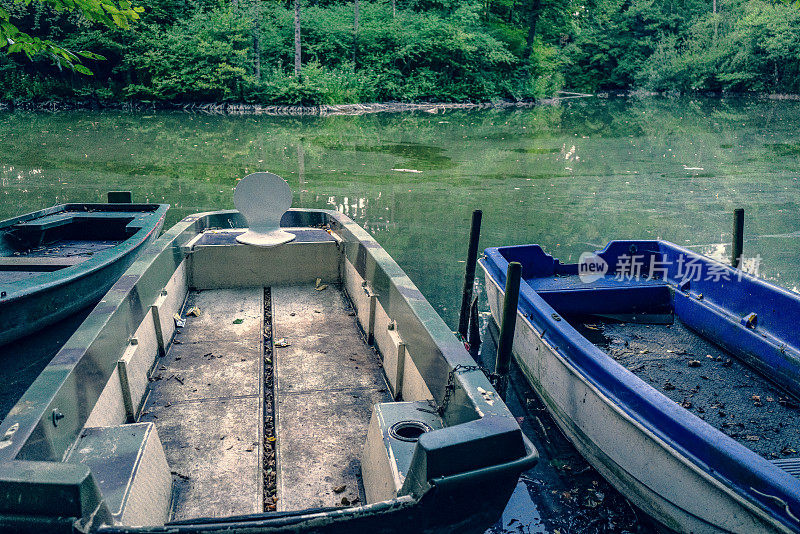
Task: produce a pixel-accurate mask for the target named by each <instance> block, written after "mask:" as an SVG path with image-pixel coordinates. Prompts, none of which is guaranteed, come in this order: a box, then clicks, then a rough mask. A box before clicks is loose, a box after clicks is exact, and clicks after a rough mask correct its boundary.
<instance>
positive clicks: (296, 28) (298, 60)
mask: <svg viewBox="0 0 800 534" xmlns="http://www.w3.org/2000/svg"><path fill="white" fill-rule="evenodd" d="M301 63H302V61H301V57H300V0H294V75H295V76H297V77H298V78H300V76H301V74H302V73H301Z"/></svg>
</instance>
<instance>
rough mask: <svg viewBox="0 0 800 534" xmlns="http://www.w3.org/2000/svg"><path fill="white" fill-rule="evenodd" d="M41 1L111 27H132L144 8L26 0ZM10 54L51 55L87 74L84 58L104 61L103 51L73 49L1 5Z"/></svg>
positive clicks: (1, 27) (1, 42) (3, 41)
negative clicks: (21, 22) (28, 27)
mask: <svg viewBox="0 0 800 534" xmlns="http://www.w3.org/2000/svg"><path fill="white" fill-rule="evenodd" d="M32 1H33V2H37V3H38V4H41V5H43V6H45V7H46V8H47V9H48V10H50V11H52V12H54V13H64V12H77V13H79V14H80V15H81V16H82V17H83V19H84V20H85V21H87V22H89V23H96V24H99V25H102V26H105V27H108V28H113V27H117V28H129V27H130V22H131V21H133V20H136V19H138V18H139V13H141V12H142V11H143V8H142V7H140V6H137V7H134V6H133V4H131V2H130V0H25V5H29V4H30V3H31V2H32ZM4 49H5V52H6V53H8V54H20V53H21V54H25V55H26V56H27V57H28V59H33V58H34V57H37V56H46V57H49V58H50V59H51V60H52V61H53V62H54V63H55V64H56V65H58V67H59V68H61V67H66V68H69V69H72V70H74V71H76V72H79V73H81V74H85V75H91V74H92V72H91V71H90V70H89V69H88V68H87V67H86V66H84V65H82V64H81V62H82V61H83V60H84V59H90V60H102V59H104V58H103V57H102V56H101V55H100V54H98V53H96V52H91V51H88V50H74V49H73V50H70V49H68V48H65V47H64V46H62V45H60V44H59V43H56V42H55V41H53V40H51V39H50V38H42V37H40V36H37V35H34V34H32V33H29V32H27V31H23V30H21V29H20V28H19V27H18V25H17V24H16V23H15V22H14V21H13V20H12V16H11V13H10V12H9V11H8V9H6V7H4V6H2V5H0V51H3V50H4Z"/></svg>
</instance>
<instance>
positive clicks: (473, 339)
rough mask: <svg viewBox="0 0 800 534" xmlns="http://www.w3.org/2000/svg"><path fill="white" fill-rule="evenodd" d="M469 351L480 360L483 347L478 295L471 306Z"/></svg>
mask: <svg viewBox="0 0 800 534" xmlns="http://www.w3.org/2000/svg"><path fill="white" fill-rule="evenodd" d="M468 341H469V353H470V355H471V356H472V359H473V360H475V361H477V360H478V351H479V350H480V348H481V330H480V324H479V323H478V297H475V298H474V299H473V300H472V306H470V308H469V338H468Z"/></svg>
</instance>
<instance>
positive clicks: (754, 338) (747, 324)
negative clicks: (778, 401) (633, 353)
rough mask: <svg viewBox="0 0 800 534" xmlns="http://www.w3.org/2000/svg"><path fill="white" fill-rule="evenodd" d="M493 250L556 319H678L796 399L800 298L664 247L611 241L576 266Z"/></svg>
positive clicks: (537, 252) (530, 250) (533, 248)
mask: <svg viewBox="0 0 800 534" xmlns="http://www.w3.org/2000/svg"><path fill="white" fill-rule="evenodd" d="M497 252H498V253H499V254H500V255H502V257H503V258H504V259H505V260H506V261H508V262H512V261H517V262H520V263H521V264H522V266H523V269H522V277H523V279H524V281H525V283H526V284H527V285H528V286H530V288H531V289H533V290H534V291H535V292H536V293H537V294H538V295H539V296H541V297H542V298H543V299H544V300H545V301H546V302H547V303H548V304H549V305H550V306H551V307H552V308H553V309H554V310H555V311H556V312H558V313H559V314H561V315H564V316H573V315H594V316H599V317H601V318H607V319H609V320H617V321H620V322H637V323H655V324H658V323H664V322H667V323H669V322H672V321H673V320H674V319H676V318H677V319H678V320H679V321H680V322H681V323H683V324H685V325H686V326H687V327H688V328H690V329H691V330H692V331H694V332H696V333H698V334H699V335H701V336H702V337H704V338H706V339H710V340H713V341H714V343H716V344H718V345H720V346H721V347H722V348H724V349H725V350H726V351H728V352H729V353H731V354H732V355H733V356H735V357H737V358H739V359H740V360H742V361H743V362H745V363H746V364H748V365H749V366H751V367H753V368H755V369H756V370H758V371H760V372H762V373H763V374H765V375H766V376H768V377H769V378H770V379H772V380H776V381H777V382H778V383H779V384H780V385H781V386H783V387H784V388H786V389H787V390H788V392H789V393H792V394H794V395H797V394H800V332H799V331H798V330H797V327H796V325H797V324H798V322H800V295H796V294H794V293H791V292H789V291H786V290H783V289H781V288H778V287H776V286H773V285H771V284H768V283H766V282H764V281H763V280H760V279H758V278H755V277H753V276H750V275H749V274H746V273H744V272H742V271H741V270H738V269H733V268H732V267H729V266H726V265H723V264H721V263H719V262H716V261H714V260H711V259H710V258H707V257H704V256H702V255H700V254H697V253H695V252H693V251H690V250H688V249H685V248H682V247H679V246H677V245H675V244H673V243H669V242H666V241H612V242H610V243H609V244H608V245H607V246H606V247H605V248H604V249H603V250H601V251H598V252H596V253H595V254H594V255H593V257H591V258H589V259H588V260H586V261H584V262H582V263H566V264H565V263H561V262H560V261H559V260H558V259H556V258H554V257H553V256H551V255H549V254H547V253H546V252H545V251H544V250H543V249H542V248H541V247H540V246H538V245H524V246H514V247H500V248H498V249H497ZM598 258H599V259H600V260H602V261H598V260H597V259H598ZM589 264H594V265H599V266H601V267H602V266H603V264H605V266H606V269H607V271H606V272H604V273H602V274H601V270H602V269H599V268H598V269H597V270H590V269H589V268H587V267H586V266H587V265H589ZM581 268H582V269H583V272H581V273H579V269H581Z"/></svg>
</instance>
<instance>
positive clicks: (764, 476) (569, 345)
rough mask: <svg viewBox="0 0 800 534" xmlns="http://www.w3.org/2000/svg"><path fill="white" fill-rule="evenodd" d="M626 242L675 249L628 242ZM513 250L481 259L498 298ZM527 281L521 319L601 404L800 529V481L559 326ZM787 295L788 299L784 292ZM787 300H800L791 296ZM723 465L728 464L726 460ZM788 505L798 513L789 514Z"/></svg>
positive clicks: (492, 249) (489, 251) (554, 313)
mask: <svg viewBox="0 0 800 534" xmlns="http://www.w3.org/2000/svg"><path fill="white" fill-rule="evenodd" d="M621 242H622V241H616V242H614V241H612V242H610V243H609V244H608V245H607V246H606V247H605V249H604V250H606V249H608V246H609V245H611V243H621ZM624 243H669V242H666V241H661V240H645V241H636V240H629V241H624ZM669 245H671V246H674V247H675V248H676V249H677V250H678V251H680V252H685V253H686V254H688V255H694V256H699V257H700V258H702V259H703V260H705V261H708V262H714V263H719V262H716V261H715V260H713V259H711V258H708V257H706V256H703V255H701V254H697V253H696V252H693V251H689V250H687V249H684V248H683V247H680V246H678V245H674V244H672V243H669ZM519 246H527V245H519ZM511 248H514V247H511V246H509V247H490V248H487V249H486V250H485V251H484V257H483V258H481V259H480V260H479V264H480V265H481V268H482V269H483V270H484V272H485V274H486V276H487V277H489V278H490V279H491V280H492V282H493V283H494V284H496V285H497V288H498V291H500V293H504V289H503V288H504V285H505V278H506V272H507V269H508V261H507V259H506V258H505V256H503V254H502V251H503V250H504V249H511ZM598 254H599V253H598ZM744 276H747V277H748V278H749V279H751V280H753V281H757V282H760V284H761V285H763V286H767V287H769V288H771V287H772V286H771V284H767V283H766V282H763V281H760V280H758V279H757V278H755V277H752V276H750V275H748V274H746V273H743V277H744ZM522 282H523V283H522V284H521V285H520V297H521V298H520V302H519V307H518V315H521V316H522V317H523V319H524V320H525V321H526V323H527V325H530V328H531V329H532V330H533V331H534V332H535V333H536V334H537V335H538V336H539V337H541V338H542V340H543V341H544V342H545V343H547V344H548V345H549V346H550V347H551V348H552V350H553V352H554V353H555V354H556V355H557V356H558V357H561V358H563V360H564V362H565V363H567V364H569V365H570V367H572V368H573V369H574V370H575V372H576V373H577V374H576V376H579V377H580V378H581V379H582V381H583V382H584V383H586V384H587V385H588V386H589V387H591V388H592V389H593V390H595V391H597V392H598V393H599V394H601V398H604V399H606V400H607V402H608V403H609V405H610V406H612V407H613V408H614V409H615V410H617V411H618V412H619V413H621V414H623V415H624V416H625V417H626V419H628V420H629V421H630V422H631V423H632V424H634V425H636V426H637V427H638V428H641V429H643V430H645V431H647V432H648V433H649V434H650V435H652V436H654V437H655V438H657V442H658V443H659V444H661V445H662V446H666V447H668V450H670V451H674V452H673V454H675V455H677V456H678V457H680V458H681V459H682V460H684V461H685V463H687V465H690V466H691V467H693V468H694V469H695V470H698V471H699V472H702V473H703V474H704V475H706V476H708V477H712V478H713V479H714V480H716V481H718V482H719V483H721V484H722V485H723V486H725V487H729V488H730V489H732V490H733V491H734V492H735V494H736V495H737V496H738V497H740V498H742V499H744V501H746V502H747V504H751V505H755V506H757V507H758V508H759V509H760V510H763V511H768V513H769V514H771V516H773V517H775V516H777V517H778V518H779V519H778V520H779V521H780V522H781V523H782V524H783V525H785V526H786V527H788V528H791V529H794V530H800V519H798V514H797V513H798V512H800V481H798V480H797V479H795V478H794V477H793V476H791V475H790V474H788V473H786V472H785V471H784V470H783V469H781V468H779V467H777V466H775V465H773V464H772V463H771V462H769V461H768V460H767V459H765V458H763V457H762V456H760V455H758V454H757V453H755V452H754V451H752V450H750V449H748V448H747V447H745V446H744V445H742V444H740V443H739V442H737V441H736V440H734V439H733V438H731V437H729V436H727V435H726V434H725V433H723V432H721V431H719V430H717V429H716V428H714V427H713V426H712V425H710V424H709V423H707V422H706V421H703V420H702V419H700V418H699V417H697V416H696V415H694V414H692V413H691V412H689V411H687V410H685V409H684V408H682V407H681V406H679V405H678V404H676V403H675V402H674V401H672V400H671V399H669V398H668V397H667V396H666V395H664V394H663V393H661V392H660V391H658V390H657V389H655V388H654V387H653V386H651V385H649V384H647V383H646V382H645V381H643V380H642V379H641V378H639V377H638V376H636V375H635V374H634V373H633V372H631V371H630V370H628V369H626V368H625V367H624V366H622V365H621V364H620V363H619V362H617V361H615V360H614V359H613V358H611V356H609V355H608V354H607V353H606V352H604V351H603V350H601V349H600V348H598V347H597V346H595V345H594V344H592V343H591V342H590V341H589V340H587V339H586V338H585V337H584V336H582V335H581V334H580V333H579V332H578V331H577V330H576V329H575V328H574V327H573V326H572V325H570V324H569V323H568V322H567V321H565V320H563V319H561V318H560V316H559V314H558V312H557V311H556V310H555V309H554V308H553V307H552V306H550V305H549V304H548V303H547V301H546V300H545V299H544V298H543V297H542V296H540V295H539V294H538V293H537V292H536V291H535V290H534V289H533V288H532V287H531V286H530V285H529V284H528V283H527V282H526V281H525V280H523V281H522ZM778 289H782V288H778ZM781 292H782V293H784V294H788V292H786V291H785V290H782V291H781ZM788 296H791V297H792V298H798V297H796V296H794V295H791V294H789V295H788ZM555 317H558V319H556V318H555ZM545 337H547V338H549V339H545ZM590 367H591V368H593V369H590ZM597 371H600V373H598V372H597ZM665 420H666V421H667V422H669V423H670V424H671V426H672V430H671V431H666V430H665V429H664V428H663V423H664V421H665ZM659 423H661V424H659ZM703 452H705V453H706V454H703ZM714 453H717V454H714ZM720 456H721V458H720ZM721 459H724V460H725V461H724V462H723V461H720V460H721ZM748 475H750V476H748ZM775 490H778V492H779V493H780V494H781V496H777V495H772V494H770V492H774V491H775ZM765 497H766V498H765ZM776 499H777V500H780V501H781V502H782V503H783V506H782V507H779V506H776ZM790 503H791V505H792V508H789V506H790ZM795 510H796V511H797V512H795Z"/></svg>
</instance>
